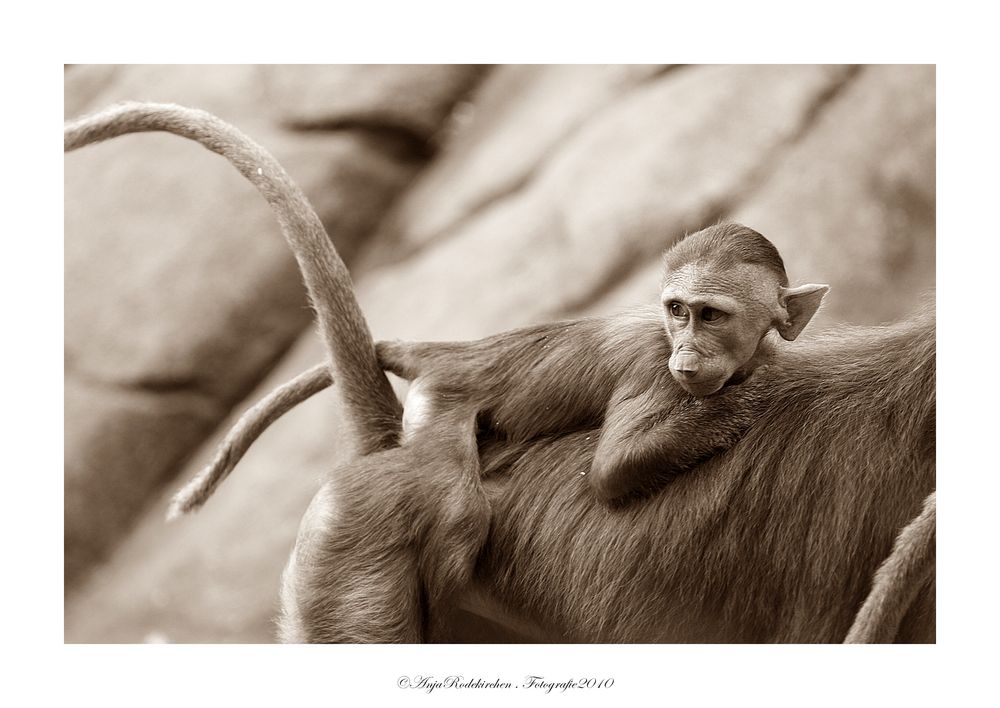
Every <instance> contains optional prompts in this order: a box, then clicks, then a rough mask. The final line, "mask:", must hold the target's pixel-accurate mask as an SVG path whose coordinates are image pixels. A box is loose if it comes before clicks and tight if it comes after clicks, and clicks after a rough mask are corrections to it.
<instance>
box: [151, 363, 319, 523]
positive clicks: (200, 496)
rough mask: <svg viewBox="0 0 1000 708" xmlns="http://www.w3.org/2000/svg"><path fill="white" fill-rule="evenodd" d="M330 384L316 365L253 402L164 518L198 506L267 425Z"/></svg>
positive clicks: (171, 503) (182, 490) (179, 494)
mask: <svg viewBox="0 0 1000 708" xmlns="http://www.w3.org/2000/svg"><path fill="white" fill-rule="evenodd" d="M332 383H333V376H332V375H331V374H330V367H329V365H327V364H317V365H316V366H314V367H312V368H311V369H309V370H307V371H304V372H303V373H301V374H299V375H298V376H296V377H295V378H294V379H292V380H291V381H289V382H287V383H284V384H282V385H281V386H279V387H278V388H276V389H274V390H273V391H271V392H270V393H269V394H267V395H266V396H265V397H264V398H262V399H261V400H259V401H257V403H256V404H254V406H253V407H252V408H250V409H249V410H247V411H246V412H245V413H244V414H243V415H242V416H240V419H239V420H238V421H236V425H234V426H233V427H232V428H231V429H230V431H229V432H228V433H227V434H226V437H225V438H224V439H223V441H222V443H221V444H220V445H219V447H218V449H217V450H216V451H215V457H213V458H212V461H211V462H210V463H209V464H208V465H206V466H205V467H204V468H203V469H202V470H201V472H199V473H198V475H197V476H196V477H195V478H194V479H192V480H191V481H190V482H188V483H187V484H186V485H185V486H184V487H183V488H182V489H181V490H180V491H179V492H177V494H175V495H174V498H173V499H172V500H171V502H170V508H169V509H168V511H167V518H168V519H173V518H175V517H177V516H179V515H181V514H186V513H187V512H189V511H194V510H195V509H198V508H199V507H201V505H202V504H204V503H205V501H206V500H207V499H208V498H209V497H210V496H212V493H213V492H214V491H215V488H216V487H218V486H219V484H220V483H221V482H222V480H224V479H225V478H226V477H227V476H229V473H230V472H232V471H233V468H234V467H236V463H238V462H239V461H240V460H241V459H243V455H245V454H246V451H247V450H248V449H249V448H250V446H251V445H252V444H253V442H254V440H256V439H257V438H258V437H260V435H261V433H263V432H264V431H265V430H267V428H268V427H270V425H271V423H273V422H274V421H276V420H277V419H278V418H280V417H281V416H283V415H284V414H285V413H287V412H288V411H290V410H291V409H292V408H294V407H295V406H297V405H298V404H300V403H302V402H303V401H304V400H306V399H307V398H309V397H310V396H313V395H315V394H317V393H319V392H320V391H322V390H323V389H324V388H326V387H327V386H329V385H330V384H332Z"/></svg>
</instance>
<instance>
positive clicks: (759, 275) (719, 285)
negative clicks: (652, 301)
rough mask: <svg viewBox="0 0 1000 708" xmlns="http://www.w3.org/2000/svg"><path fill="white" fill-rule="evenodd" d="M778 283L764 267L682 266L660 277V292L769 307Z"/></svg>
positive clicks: (743, 265) (671, 295)
mask: <svg viewBox="0 0 1000 708" xmlns="http://www.w3.org/2000/svg"><path fill="white" fill-rule="evenodd" d="M780 287H781V284H780V282H779V280H778V276H777V275H776V274H775V273H774V272H773V271H771V270H770V269H769V268H767V267H766V266H762V265H759V264H756V263H738V264H735V265H731V266H727V267H720V266H719V265H718V264H714V263H711V262H703V261H698V262H694V263H685V264H684V265H682V266H681V267H680V268H676V269H674V270H670V271H667V272H665V273H664V274H663V284H662V288H661V289H662V293H663V296H664V298H666V297H667V296H669V297H671V298H675V299H678V300H699V299H701V300H706V299H712V298H724V299H726V300H735V301H737V302H738V303H742V304H748V305H749V304H759V305H765V306H770V305H771V304H775V303H777V301H778V292H779V290H780Z"/></svg>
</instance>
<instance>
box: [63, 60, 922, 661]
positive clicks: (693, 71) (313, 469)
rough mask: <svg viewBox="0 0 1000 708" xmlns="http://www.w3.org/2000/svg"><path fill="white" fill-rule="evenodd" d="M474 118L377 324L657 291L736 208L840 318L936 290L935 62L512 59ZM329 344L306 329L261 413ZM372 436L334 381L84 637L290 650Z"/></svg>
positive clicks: (399, 236) (587, 307)
mask: <svg viewBox="0 0 1000 708" xmlns="http://www.w3.org/2000/svg"><path fill="white" fill-rule="evenodd" d="M560 87H564V90H563V91H561V92H560V91H559V88H560ZM556 95H558V96H560V97H562V98H563V99H564V101H563V102H560V101H558V100H556V98H555V96H556ZM480 102H481V103H480ZM487 107H488V110H487ZM560 111H561V112H560ZM557 113H558V114H557ZM462 115H464V118H463V117H461V116H462ZM547 119H550V122H546V120H547ZM535 125H538V130H537V131H535V130H534V129H533V126H535ZM450 130H451V131H452V133H451V134H450V135H449V136H448V138H447V142H446V143H445V144H444V146H443V151H442V152H441V154H440V155H439V156H438V157H437V158H436V159H435V160H434V161H433V162H432V163H431V166H430V167H429V168H428V169H427V170H425V171H423V172H422V173H421V174H420V175H419V176H418V177H417V178H416V180H415V181H414V182H413V183H412V185H410V186H409V187H408V188H407V190H406V193H405V196H404V197H403V198H402V199H401V200H399V201H398V202H396V206H395V208H394V210H393V213H392V214H391V215H390V216H389V218H388V219H387V220H386V221H384V222H383V223H382V225H381V228H380V229H379V231H378V233H377V234H376V235H375V237H374V239H375V243H374V244H373V249H372V251H371V252H370V253H369V255H368V257H369V258H373V260H372V261H371V262H369V263H366V268H365V270H364V271H363V273H362V274H361V276H360V277H359V278H357V280H356V285H357V290H358V294H359V298H360V300H361V303H362V306H363V308H364V310H365V312H366V314H367V315H368V317H369V318H370V321H371V324H372V328H373V330H374V332H375V334H376V336H377V337H400V338H420V339H447V338H465V337H476V336H481V335H485V334H488V333H492V332H496V331H499V330H502V329H505V328H509V327H513V326H518V325H522V324H527V323H529V322H532V321H538V320H542V319H545V318H549V317H553V316H559V315H564V314H577V313H583V312H607V311H613V310H615V309H618V308H620V307H622V306H624V305H628V304H634V303H636V302H649V301H650V299H651V298H652V297H654V296H655V292H656V285H657V278H658V272H657V271H658V267H657V262H658V259H657V253H658V251H659V250H660V249H662V248H663V247H664V246H666V245H668V244H669V243H671V242H672V241H673V240H674V239H676V238H677V237H678V236H680V235H681V234H683V233H684V232H685V231H686V230H694V229H696V228H699V227H700V226H702V225H704V224H705V223H706V222H713V221H716V220H718V219H719V218H722V217H727V216H734V217H737V218H739V219H741V220H743V221H744V223H747V224H748V225H750V226H753V227H754V228H758V229H759V230H761V231H762V232H763V233H764V234H765V235H767V236H768V237H769V238H771V239H772V240H774V241H775V243H776V244H777V245H778V246H779V248H780V249H781V251H782V253H783V254H784V256H785V258H786V262H787V264H788V268H789V273H790V275H791V277H792V279H793V280H794V281H798V282H802V281H807V280H811V281H817V280H820V281H823V282H829V283H831V285H832V286H833V294H834V295H835V296H836V297H833V296H831V302H830V306H829V311H828V313H827V315H826V319H825V322H827V323H830V322H832V321H845V320H846V321H849V322H858V323H867V322H873V321H882V320H886V319H895V318H898V317H900V316H901V315H903V314H904V313H905V312H907V311H910V310H912V309H914V304H915V303H916V301H917V300H918V298H919V296H920V294H921V293H922V292H924V291H925V290H927V289H928V288H930V287H932V286H933V283H934V73H933V69H932V68H931V69H928V68H925V67H864V68H860V69H858V68H852V67H814V66H810V67H794V66H782V67H681V68H673V69H671V70H669V71H665V70H663V69H659V68H647V67H632V68H628V69H623V68H596V67H590V68H582V67H580V68H576V67H574V68H570V67H533V68H530V69H522V68H517V67H514V68H507V67H504V68H500V69H498V70H495V71H494V72H493V73H491V74H490V75H489V78H487V80H486V82H485V83H484V84H482V86H481V88H480V90H479V91H478V92H477V93H476V94H474V96H473V99H472V102H471V104H470V105H469V106H468V107H463V109H462V113H461V114H460V117H459V118H458V119H456V120H455V124H454V125H453V126H452V127H451V128H450ZM199 174H200V173H199ZM174 217H176V215H171V218H174ZM67 240H69V236H67ZM143 243H146V241H143ZM392 247H399V248H401V249H402V252H401V253H397V254H393V253H392V252H391V248H392ZM380 252H381V253H382V254H383V255H382V256H380V257H378V258H375V257H373V256H372V255H371V254H375V253H380ZM386 260H394V261H395V262H393V263H391V264H384V265H380V264H381V263H384V262H385V261H386ZM897 276H898V277H897ZM206 277H207V276H206ZM192 328H194V327H192ZM321 356H322V355H321V349H320V347H319V344H318V341H317V340H316V338H315V336H314V335H313V334H312V333H308V334H305V335H303V336H302V338H301V339H300V340H299V342H298V344H297V345H296V346H295V348H294V349H293V350H292V351H291V352H290V353H289V354H288V355H287V356H286V357H284V359H283V360H282V361H281V363H280V364H279V365H278V366H277V368H276V369H275V371H274V372H273V373H272V374H271V375H270V376H269V377H268V378H267V380H266V381H265V382H264V383H263V384H262V385H261V386H260V387H259V388H258V389H257V390H256V391H254V393H253V394H251V395H250V396H249V397H248V399H247V403H246V405H248V404H249V403H251V402H252V401H253V400H256V398H258V397H259V396H261V395H263V393H265V392H266V391H267V390H269V389H270V387H271V386H273V385H275V384H277V383H279V382H281V381H283V380H286V379H287V378H290V377H291V376H293V375H294V374H295V373H297V372H298V371H300V370H302V369H304V368H306V367H307V366H308V365H310V364H311V363H313V362H315V361H318V360H319V359H320V358H321ZM229 363H230V364H232V362H229ZM80 396H81V399H82V400H85V399H83V394H82V393H81V394H80ZM242 407H243V406H240V408H242ZM67 415H69V413H67ZM230 420H231V419H230ZM224 428H225V424H224V425H223V426H221V427H220V428H218V429H217V431H216V433H215V435H216V437H219V436H221V434H222V432H224ZM130 434H131V433H130V432H129V431H127V430H122V431H119V433H117V434H116V439H117V435H121V436H122V437H125V436H128V435H130ZM120 444H121V445H123V446H125V445H127V440H126V441H125V442H122V443H120ZM348 448H349V441H348V440H347V439H346V436H345V435H344V434H343V429H342V426H340V424H339V419H338V412H337V409H336V405H335V404H334V396H332V395H331V394H330V393H329V392H325V393H323V394H320V395H318V396H317V397H316V398H315V399H314V400H312V401H310V402H309V403H307V404H304V405H303V406H301V407H300V408H298V409H296V410H295V411H293V412H292V413H290V414H289V415H287V416H286V417H285V418H284V419H282V420H281V421H279V422H278V423H276V424H275V425H274V426H273V427H272V429H270V430H269V431H268V432H267V433H266V434H265V435H264V436H263V437H262V438H261V439H260V440H259V441H258V443H257V444H256V445H255V446H254V448H253V449H252V450H251V451H250V453H249V454H248V456H247V457H246V458H245V459H244V461H243V462H242V463H241V464H240V465H239V466H238V467H237V469H236V471H235V472H234V474H233V476H232V478H231V479H230V480H228V481H227V482H226V483H225V484H224V485H223V486H222V487H221V488H220V490H219V491H218V492H217V494H216V496H215V497H213V499H212V500H211V501H210V502H209V503H208V505H207V506H206V507H205V508H204V509H203V510H202V511H200V512H199V513H198V514H197V515H196V516H194V517H191V518H185V519H182V520H180V521H178V522H177V523H175V524H172V525H169V526H164V522H163V521H162V513H163V511H164V509H165V506H166V499H167V494H166V493H162V494H161V496H160V497H158V498H155V499H154V500H153V501H152V502H151V503H150V504H149V507H148V509H147V511H146V513H145V514H144V515H143V516H142V518H141V520H140V522H139V523H138V525H137V526H136V527H135V529H134V530H133V531H132V533H130V535H129V536H128V538H127V539H126V540H125V541H124V543H123V544H122V545H121V546H120V548H119V549H118V550H117V552H116V553H115V554H114V555H113V556H112V558H111V559H110V560H109V561H108V562H107V563H106V564H105V565H103V566H102V567H101V568H100V569H98V571H97V572H95V573H94V574H93V576H92V577H91V578H89V579H88V581H87V582H86V583H82V584H80V585H79V586H78V587H76V588H73V589H72V591H71V592H70V593H69V594H68V595H67V603H66V640H67V641H125V642H134V641H143V640H146V639H151V638H152V639H156V640H163V639H166V640H168V641H271V640H272V639H273V625H272V618H273V617H274V614H275V610H276V603H277V589H278V578H279V576H280V573H281V569H282V567H283V565H284V562H285V560H286V558H287V555H288V552H289V551H290V549H291V546H292V543H293V541H294V536H295V531H296V528H297V525H298V520H299V518H300V517H301V514H302V512H303V511H304V509H305V506H306V504H307V503H308V500H309V498H310V497H311V495H312V493H313V492H314V491H315V489H316V488H317V487H318V485H319V480H320V479H321V478H322V476H323V475H325V474H327V473H328V472H329V471H330V469H331V468H332V467H333V466H334V465H335V464H336V463H337V462H338V461H343V460H345V459H347V458H346V456H347V455H348V454H349V449H348ZM67 449H68V448H67ZM209 454H210V444H209V445H206V446H203V447H202V448H200V449H199V451H198V452H197V454H196V455H195V456H194V457H193V458H192V460H191V463H190V464H189V465H188V466H187V469H186V471H185V472H184V475H185V476H189V475H191V474H193V473H194V472H195V471H196V469H197V468H198V466H199V464H200V463H202V462H203V461H204V460H205V459H206V458H207V457H208V455H209ZM465 636H466V638H469V639H473V638H476V639H479V640H483V630H482V629H480V630H478V633H475V632H473V631H472V629H469V630H468V631H467V633H466V635H465ZM489 636H492V637H493V638H494V639H505V638H510V637H505V636H504V635H503V634H501V633H497V634H493V635H489ZM489 636H488V637H487V639H486V640H487V641H488V640H489Z"/></svg>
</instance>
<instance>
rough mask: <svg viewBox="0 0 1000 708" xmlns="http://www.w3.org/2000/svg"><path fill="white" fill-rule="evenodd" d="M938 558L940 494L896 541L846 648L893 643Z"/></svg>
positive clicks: (928, 498)
mask: <svg viewBox="0 0 1000 708" xmlns="http://www.w3.org/2000/svg"><path fill="white" fill-rule="evenodd" d="M936 558H937V493H936V492H935V493H932V494H931V495H930V496H928V497H927V499H925V500H924V508H923V511H922V512H921V513H920V516H918V517H917V518H916V519H914V520H913V521H911V522H910V523H909V525H907V527H906V528H904V529H903V531H902V532H901V533H900V534H899V536H898V537H897V538H896V543H895V545H894V546H893V549H892V553H890V554H889V557H888V558H887V559H886V560H885V562H884V563H882V565H881V567H879V569H878V571H877V572H876V573H875V582H874V583H873V585H872V590H871V592H870V593H869V594H868V597H867V598H866V599H865V602H864V604H863V605H862V606H861V610H860V611H859V612H858V614H857V616H856V617H855V618H854V624H853V625H852V626H851V630H850V632H848V633H847V638H846V639H845V640H844V643H845V644H885V643H889V642H892V641H893V640H894V639H895V638H896V634H897V632H898V631H899V625H900V622H902V620H903V617H904V616H906V612H907V611H908V610H909V609H910V607H911V606H912V605H913V601H914V600H915V599H916V598H917V593H919V592H920V590H921V589H922V588H923V587H924V585H925V584H926V583H927V580H928V579H929V578H930V577H931V576H932V575H933V573H934V565H935V560H936Z"/></svg>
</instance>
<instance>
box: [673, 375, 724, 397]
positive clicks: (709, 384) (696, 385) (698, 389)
mask: <svg viewBox="0 0 1000 708" xmlns="http://www.w3.org/2000/svg"><path fill="white" fill-rule="evenodd" d="M671 373H673V372H671ZM674 379H675V380H676V381H677V383H679V384H680V385H681V388H683V389H684V390H685V391H687V392H688V393H690V394H691V395H692V396H697V397H698V398H703V397H705V396H711V395H712V394H713V393H716V392H717V391H719V390H720V389H722V387H723V386H726V385H728V382H729V381H730V380H731V379H728V380H727V379H725V378H721V377H715V378H711V379H706V380H704V381H693V380H691V379H686V378H683V377H682V375H681V376H678V375H676V374H675V375H674Z"/></svg>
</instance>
